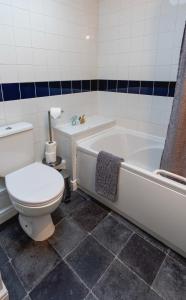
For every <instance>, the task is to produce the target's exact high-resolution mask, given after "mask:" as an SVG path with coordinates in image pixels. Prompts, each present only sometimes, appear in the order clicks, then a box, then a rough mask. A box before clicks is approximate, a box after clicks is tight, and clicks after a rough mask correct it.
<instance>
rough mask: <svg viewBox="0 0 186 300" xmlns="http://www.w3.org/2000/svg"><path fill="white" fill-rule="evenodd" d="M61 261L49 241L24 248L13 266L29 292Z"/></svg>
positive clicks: (14, 260) (13, 261) (31, 244)
mask: <svg viewBox="0 0 186 300" xmlns="http://www.w3.org/2000/svg"><path fill="white" fill-rule="evenodd" d="M60 260H61V258H60V257H59V255H58V254H57V253H56V251H55V250H54V249H53V248H52V247H51V246H50V245H49V244H48V242H47V241H44V242H34V241H32V243H30V244H29V245H28V246H27V247H23V248H22V251H20V253H19V255H17V256H16V257H15V258H14V259H13V260H12V264H13V265H14V267H15V269H16V272H17V274H18V276H19V277H20V278H21V280H22V282H23V283H24V286H25V288H26V289H27V290H28V291H29V290H31V289H32V288H33V287H34V286H35V285H36V284H37V283H38V282H40V280H41V279H42V278H43V277H44V276H45V275H46V274H47V273H48V272H49V271H50V270H51V269H52V268H54V266H55V265H56V264H57V263H59V261H60Z"/></svg>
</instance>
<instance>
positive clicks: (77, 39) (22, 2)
mask: <svg viewBox="0 0 186 300" xmlns="http://www.w3.org/2000/svg"><path fill="white" fill-rule="evenodd" d="M97 5H98V1H97V0H94V1H92V0H0V83H3V85H2V86H0V125H1V124H5V123H6V124H7V123H13V122H17V121H28V122H31V123H33V125H34V136H35V149H36V151H35V153H36V158H37V159H41V158H42V156H43V152H44V142H45V141H46V140H47V138H48V137H47V111H48V109H49V108H50V107H51V106H59V107H61V108H62V109H63V110H64V114H63V115H62V118H61V122H67V121H69V120H70V118H71V116H72V115H73V114H78V115H80V114H83V113H85V114H86V115H91V114H95V113H97V102H96V99H95V98H96V96H95V93H82V94H76V91H79V85H80V88H81V89H82V91H86V90H88V89H87V82H86V80H87V79H92V78H96V59H97V57H96V47H97V44H96V34H97V9H98V7H97ZM77 80H83V81H78V82H77ZM72 81H73V82H72ZM10 83H13V84H10ZM79 83H80V84H79ZM88 84H89V82H88ZM88 88H89V87H88ZM72 92H73V93H72ZM68 93H72V94H69V95H66V94H68ZM60 94H63V96H60ZM49 95H50V97H48V96H49ZM54 95H55V96H54ZM35 97H38V98H35ZM41 97H42V98H41ZM19 99H23V100H19ZM2 100H5V101H2ZM9 100H14V101H9Z"/></svg>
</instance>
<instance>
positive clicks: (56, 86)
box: [49, 81, 62, 96]
mask: <svg viewBox="0 0 186 300" xmlns="http://www.w3.org/2000/svg"><path fill="white" fill-rule="evenodd" d="M49 89H50V96H53V95H61V93H62V90H61V82H60V81H51V82H49Z"/></svg>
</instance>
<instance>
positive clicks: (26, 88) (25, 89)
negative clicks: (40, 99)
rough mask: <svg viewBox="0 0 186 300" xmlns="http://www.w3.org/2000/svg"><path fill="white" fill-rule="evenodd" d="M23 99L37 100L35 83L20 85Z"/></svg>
mask: <svg viewBox="0 0 186 300" xmlns="http://www.w3.org/2000/svg"><path fill="white" fill-rule="evenodd" d="M20 93H21V99H28V98H35V97H36V89H35V83H34V82H23V83H20Z"/></svg>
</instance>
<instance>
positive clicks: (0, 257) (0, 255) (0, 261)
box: [0, 246, 8, 268]
mask: <svg viewBox="0 0 186 300" xmlns="http://www.w3.org/2000/svg"><path fill="white" fill-rule="evenodd" d="M7 261H8V257H7V255H6V254H5V252H4V250H3V248H1V246H0V268H1V267H2V266H3V265H4V264H5V263H6V262H7Z"/></svg>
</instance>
